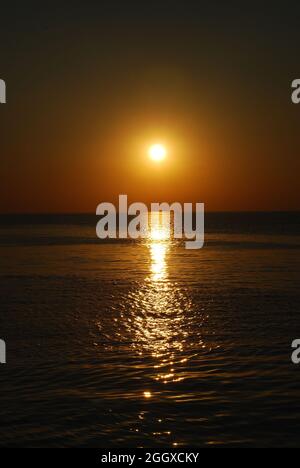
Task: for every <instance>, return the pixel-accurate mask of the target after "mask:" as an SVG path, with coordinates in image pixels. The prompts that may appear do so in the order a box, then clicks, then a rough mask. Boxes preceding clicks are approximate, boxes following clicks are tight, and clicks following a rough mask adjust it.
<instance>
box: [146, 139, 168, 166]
mask: <svg viewBox="0 0 300 468" xmlns="http://www.w3.org/2000/svg"><path fill="white" fill-rule="evenodd" d="M148 154H149V158H150V159H152V161H155V162H160V161H162V160H163V159H165V157H166V156H167V150H166V148H165V147H164V146H163V145H161V144H159V143H157V144H155V145H152V146H150V148H149V151H148Z"/></svg>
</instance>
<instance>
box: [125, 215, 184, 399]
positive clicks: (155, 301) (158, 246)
mask: <svg viewBox="0 0 300 468" xmlns="http://www.w3.org/2000/svg"><path fill="white" fill-rule="evenodd" d="M167 215H168V214H167V213H159V214H158V213H151V214H150V215H149V216H150V219H149V235H148V237H147V239H146V240H145V245H146V248H147V249H148V252H149V274H148V275H147V277H146V278H145V281H144V282H142V284H141V285H140V287H139V288H138V290H136V291H134V292H132V293H131V294H130V297H129V303H130V309H131V318H130V322H129V323H128V326H129V327H130V333H131V335H133V345H132V346H133V347H134V348H135V350H136V351H138V354H139V355H140V356H143V357H144V358H145V362H146V363H149V358H151V359H150V361H151V364H147V365H148V366H149V373H150V377H151V379H154V380H155V381H157V382H161V383H163V384H170V383H172V382H180V381H182V380H184V378H185V377H186V375H187V372H188V369H187V361H188V360H189V358H190V357H191V356H189V353H188V349H186V348H187V347H188V346H187V341H188V338H189V321H190V317H189V316H190V312H191V310H192V302H191V300H190V299H189V297H188V295H187V294H186V293H185V291H184V290H182V288H180V287H179V286H178V285H177V284H176V283H175V282H174V281H171V279H170V277H169V258H170V255H172V249H173V248H174V241H173V240H172V237H171V235H170V229H169V218H168V216H167ZM145 365H146V364H145ZM143 393H144V397H145V398H151V396H152V395H151V392H150V391H149V389H144V392H143Z"/></svg>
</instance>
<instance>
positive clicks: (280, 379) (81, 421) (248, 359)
mask: <svg viewBox="0 0 300 468" xmlns="http://www.w3.org/2000/svg"><path fill="white" fill-rule="evenodd" d="M299 218H300V216H299V214H297V213H290V214H288V213H287V214H280V213H277V214H276V213H273V214H264V213H261V214H255V213H252V214H245V213H244V214H243V213H240V214H230V213H228V214H208V215H207V216H206V243H205V247H204V248H203V249H202V250H186V249H185V248H184V245H183V243H182V242H181V241H179V240H174V239H170V238H169V237H168V235H167V234H166V231H165V226H164V221H163V219H161V218H160V220H159V222H157V223H156V224H154V225H153V226H152V233H151V235H149V237H148V238H147V239H144V240H141V241H122V242H121V241H99V240H97V239H96V235H95V225H96V220H95V219H94V217H92V216H80V215H77V216H27V217H26V216H22V217H21V216H19V217H18V216H6V217H2V218H1V224H0V254H1V267H0V274H1V310H2V312H1V317H0V325H1V327H0V338H2V339H5V341H6V343H7V361H8V362H7V364H6V365H1V367H0V378H1V386H0V398H1V400H0V402H1V405H0V432H1V437H0V444H1V445H2V446H26V447H73V446H74V447H122V446H123V447H159V446H165V447H171V446H174V445H176V446H184V445H193V446H199V447H201V446H297V445H299V443H300V387H299V382H300V380H299V372H300V367H298V366H296V365H293V364H292V363H291V343H292V341H293V340H294V339H295V338H300V318H299V311H300V309H299V306H300V292H299V278H300V262H299V260H300V255H299V253H300V219H299Z"/></svg>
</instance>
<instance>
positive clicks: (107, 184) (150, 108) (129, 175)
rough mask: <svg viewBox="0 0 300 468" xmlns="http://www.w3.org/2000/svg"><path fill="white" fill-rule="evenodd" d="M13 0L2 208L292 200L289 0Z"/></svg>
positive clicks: (3, 61)
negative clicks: (122, 198)
mask: <svg viewBox="0 0 300 468" xmlns="http://www.w3.org/2000/svg"><path fill="white" fill-rule="evenodd" d="M18 3H19V2H18ZM18 3H17V2H9V3H8V2H7V4H6V5H5V6H3V5H1V30H0V78H2V79H5V80H6V83H7V104H6V105H1V106H0V136H1V139H0V155H1V174H0V184H1V187H2V194H1V199H0V212H36V211H38V212H41V211H45V212H48V211H55V212H62V211H69V212H76V211H90V212H93V211H95V208H96V206H97V204H98V203H100V202H101V201H115V199H116V196H117V195H118V194H119V193H127V194H128V195H129V197H130V199H131V200H132V201H146V202H151V201H172V200H173V201H175V200H176V201H193V202H196V201H204V202H205V203H206V205H207V209H211V210H248V209H251V210H252V209H255V210H269V209H270V210H284V209H300V195H299V193H300V192H299V188H298V186H299V183H298V178H299V169H300V167H299V166H300V165H299V149H300V137H299V133H300V132H299V128H300V105H299V106H296V105H293V104H291V98H290V95H291V90H290V86H291V82H292V80H293V79H294V78H300V59H299V44H300V6H298V3H297V2H294V1H290V2H288V3H287V2H276V5H274V3H275V2H268V4H266V2H264V3H263V4H262V2H259V3H258V2H257V3H256V2H253V1H251V2H230V1H229V2H221V1H218V2H216V1H210V2H202V1H198V2H188V1H181V2H176V1H174V0H173V1H159V2H156V1H151V2H141V1H139V2H131V1H124V0H123V1H122V2H116V1H112V0H110V1H101V2H100V1H97V2H96V1H95V2H82V1H81V2H77V1H72V2H64V3H63V2H51V4H49V6H47V4H46V3H44V2H30V1H29V2H23V3H21V4H18ZM156 141H163V142H165V144H166V146H167V148H168V151H169V156H168V158H167V161H166V162H165V164H164V165H161V166H160V168H159V169H158V168H157V167H153V166H152V165H151V163H150V162H149V161H148V159H147V156H146V150H145V148H146V147H147V145H149V144H151V143H154V142H156Z"/></svg>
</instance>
